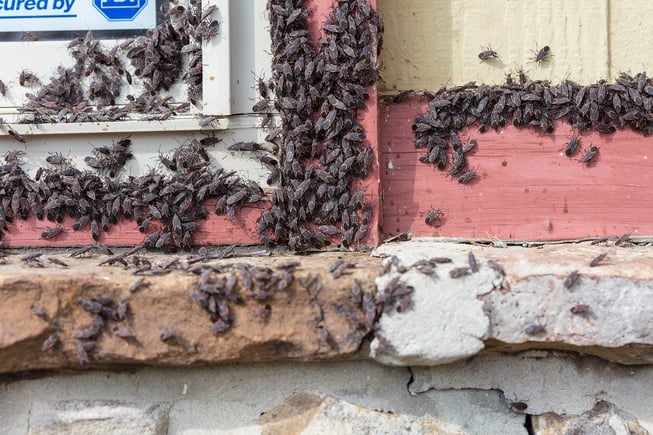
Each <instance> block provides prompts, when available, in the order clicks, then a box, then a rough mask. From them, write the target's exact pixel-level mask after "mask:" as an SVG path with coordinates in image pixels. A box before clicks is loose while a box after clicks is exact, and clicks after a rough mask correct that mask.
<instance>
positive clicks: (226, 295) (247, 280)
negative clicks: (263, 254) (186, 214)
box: [186, 261, 299, 333]
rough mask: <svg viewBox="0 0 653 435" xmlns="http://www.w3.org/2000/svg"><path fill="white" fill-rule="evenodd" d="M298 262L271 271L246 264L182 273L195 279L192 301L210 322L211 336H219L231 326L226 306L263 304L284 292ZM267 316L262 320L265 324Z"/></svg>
mask: <svg viewBox="0 0 653 435" xmlns="http://www.w3.org/2000/svg"><path fill="white" fill-rule="evenodd" d="M297 267H299V262H297V261H293V262H288V263H282V264H278V265H277V266H276V268H275V269H272V268H270V267H263V266H255V265H250V264H247V263H233V264H228V265H219V266H212V265H205V264H199V265H197V266H189V267H188V268H187V269H186V270H187V271H190V272H192V273H195V274H198V275H199V280H198V282H197V285H196V286H195V289H194V291H192V292H191V297H192V298H193V301H195V303H196V304H197V305H199V306H200V307H201V308H203V309H204V310H206V311H207V312H208V314H209V316H210V320H211V323H212V325H211V328H210V330H211V332H214V333H220V332H224V331H226V330H228V329H229V328H230V327H231V326H232V324H233V320H234V319H233V313H232V311H231V309H230V304H238V305H240V304H243V303H244V301H245V299H244V297H243V296H246V297H248V298H249V299H252V300H254V301H256V302H259V303H262V304H266V302H267V301H268V300H269V299H270V298H271V297H272V295H273V294H274V292H275V291H281V290H284V289H286V288H288V287H289V286H290V285H291V284H292V282H293V280H294V272H295V270H296V269H297ZM267 318H269V316H265V317H264V319H263V320H266V319H267Z"/></svg>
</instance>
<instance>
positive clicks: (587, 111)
mask: <svg viewBox="0 0 653 435" xmlns="http://www.w3.org/2000/svg"><path fill="white" fill-rule="evenodd" d="M545 48H546V47H545ZM543 50H544V49H543ZM546 53H548V51H547V52H546ZM546 53H543V55H544V54H546ZM538 54H539V53H538ZM423 95H424V97H426V98H429V100H430V102H429V107H428V111H427V112H426V113H424V114H422V115H420V116H418V117H417V118H416V120H415V123H414V124H413V131H414V133H415V138H416V140H415V147H416V148H419V149H422V148H425V149H427V152H426V153H425V154H424V155H423V156H421V157H420V161H421V162H422V163H426V164H434V165H435V166H436V167H437V168H438V169H440V170H445V169H447V168H448V171H449V175H451V176H452V177H457V180H458V181H459V182H461V183H466V182H469V181H471V180H472V179H473V178H474V177H475V176H476V172H475V171H470V170H469V169H468V168H469V167H468V162H467V159H466V149H471V148H472V147H473V145H475V144H476V143H475V141H474V144H473V145H472V144H471V143H468V144H464V143H463V142H462V141H461V140H460V138H459V137H458V135H457V132H459V131H460V130H462V129H463V128H465V127H470V126H473V125H479V126H480V129H479V131H480V132H481V133H483V132H484V131H486V130H487V129H489V128H492V129H495V130H496V129H499V128H501V127H503V126H505V125H506V124H512V125H514V126H515V127H518V128H537V129H540V130H541V131H542V132H544V133H551V132H553V130H554V121H555V120H558V119H565V120H566V121H567V122H568V123H569V124H571V125H572V127H573V129H574V130H575V131H578V132H582V131H586V130H591V129H592V130H596V131H598V132H600V133H602V134H611V133H614V132H615V131H617V130H618V129H620V128H623V127H630V128H632V129H633V130H635V131H638V132H640V133H641V134H643V135H644V136H646V135H648V134H650V133H652V132H653V121H652V120H651V113H652V112H653V80H651V78H648V77H647V76H646V73H639V74H637V75H635V76H634V77H631V76H629V75H627V74H625V73H622V74H621V75H620V76H619V77H618V78H617V79H616V81H615V83H607V82H606V81H604V80H602V81H599V82H598V83H594V84H591V85H587V86H582V85H579V84H576V83H574V82H572V81H570V80H565V81H563V82H561V83H559V84H557V85H554V84H551V83H550V82H548V81H545V80H530V79H529V78H528V77H527V76H526V74H525V73H524V72H523V71H522V70H520V71H519V78H518V79H513V78H512V77H511V76H510V75H508V77H507V78H506V83H505V84H502V85H495V86H488V85H484V84H481V85H477V84H475V83H467V84H465V85H461V86H454V87H450V88H444V87H443V88H441V89H440V90H438V91H437V92H430V91H425V92H424V94H423ZM470 142H471V141H470ZM450 147H452V148H453V151H451V150H450ZM580 149H581V146H580V139H579V136H578V135H574V136H573V137H572V138H571V139H570V140H569V142H568V144H567V146H566V148H565V154H566V155H567V156H568V157H572V156H574V155H576V153H578V151H579V150H580ZM599 150H600V147H599V146H597V145H594V144H590V145H589V146H587V147H586V148H585V150H584V152H583V154H582V155H581V156H580V158H579V159H578V161H579V162H581V163H583V164H589V163H593V162H594V161H595V160H596V157H597V155H598V154H599Z"/></svg>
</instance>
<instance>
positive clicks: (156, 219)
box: [0, 138, 264, 251]
mask: <svg viewBox="0 0 653 435" xmlns="http://www.w3.org/2000/svg"><path fill="white" fill-rule="evenodd" d="M205 139H206V140H205ZM205 139H196V138H192V139H189V141H188V142H186V143H183V144H181V145H179V146H178V147H177V148H176V149H174V150H173V151H172V154H171V155H170V156H163V155H162V156H160V159H161V163H162V164H163V165H165V166H166V168H167V169H168V172H169V175H164V174H163V173H161V171H157V170H155V169H152V170H150V171H149V172H148V173H146V174H145V175H143V176H140V177H128V178H126V179H124V180H121V179H118V178H117V175H118V174H119V172H120V170H121V169H122V167H123V165H124V164H125V163H126V162H127V161H128V160H129V159H130V158H131V157H132V155H131V152H130V151H129V148H130V145H131V141H130V140H129V139H128V138H123V139H120V140H119V141H118V142H115V143H113V144H112V145H110V146H102V147H96V148H94V149H93V155H92V156H87V157H86V159H85V161H86V164H87V165H89V166H90V167H91V168H92V169H93V170H88V169H87V170H80V169H77V168H76V167H74V166H72V165H70V163H69V161H68V159H66V158H65V157H64V156H62V155H60V154H52V155H50V156H49V157H48V159H47V161H48V163H49V167H47V168H44V167H41V168H39V169H38V171H37V173H36V175H35V176H34V178H32V177H30V176H29V175H28V174H27V173H26V172H25V171H24V170H23V169H22V167H21V159H20V157H21V156H20V154H17V153H14V152H8V153H7V154H5V164H4V165H0V186H1V188H0V193H1V194H2V199H1V201H2V203H1V204H0V229H1V230H2V231H7V229H8V225H9V224H10V223H12V222H13V220H14V219H23V220H25V219H27V218H28V217H29V216H30V215H34V216H36V217H37V218H38V219H47V220H49V221H51V222H56V223H57V224H61V223H62V222H63V219H64V217H65V216H70V217H72V218H74V219H75V223H74V224H73V226H72V229H73V230H74V231H80V230H84V229H89V228H90V231H91V234H92V236H93V239H94V240H98V239H99V237H100V233H101V231H105V232H106V231H108V230H109V228H110V227H111V226H112V225H114V224H116V223H117V222H118V221H119V220H120V219H122V218H124V219H133V220H135V221H136V223H137V224H138V226H139V230H140V231H141V232H143V233H144V234H146V239H145V246H146V247H150V248H159V249H163V250H168V251H173V250H176V249H178V248H180V247H181V248H189V247H190V246H191V245H192V239H193V233H194V232H195V231H196V230H197V229H198V228H199V225H200V224H199V221H201V220H203V219H206V217H207V216H208V213H209V211H207V210H206V208H205V202H206V200H208V199H211V198H214V199H216V200H217V204H216V207H215V213H216V214H220V215H223V214H226V215H228V216H229V218H230V219H234V218H235V212H236V210H237V209H238V208H240V207H242V206H243V205H244V204H245V203H247V202H257V201H260V200H262V199H263V198H264V193H263V191H262V189H261V188H260V187H259V186H258V184H256V183H253V182H247V181H244V180H242V179H240V178H239V177H238V176H237V175H236V174H235V173H234V172H226V171H225V170H224V169H222V168H218V169H215V168H213V167H212V166H211V165H210V164H209V156H208V154H207V152H206V149H205V147H206V146H208V145H211V144H213V143H215V138H205ZM62 232H63V229H61V227H60V226H58V225H57V226H56V227H54V228H50V229H48V230H46V231H44V232H43V234H42V237H43V238H44V239H50V238H54V237H57V236H58V235H59V234H61V233H62ZM0 235H1V232H0Z"/></svg>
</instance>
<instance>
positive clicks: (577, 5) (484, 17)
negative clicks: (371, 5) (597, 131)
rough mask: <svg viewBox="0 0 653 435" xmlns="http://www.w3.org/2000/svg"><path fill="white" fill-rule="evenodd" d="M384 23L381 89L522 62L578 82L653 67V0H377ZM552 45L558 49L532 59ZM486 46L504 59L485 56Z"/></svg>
mask: <svg viewBox="0 0 653 435" xmlns="http://www.w3.org/2000/svg"><path fill="white" fill-rule="evenodd" d="M378 9H379V12H380V13H381V15H382V17H383V20H384V23H385V38H384V39H385V40H384V47H383V52H382V54H381V62H382V65H383V68H382V70H381V83H380V85H379V88H380V90H381V92H382V93H394V92H396V91H397V90H404V89H415V90H422V89H437V88H439V87H440V86H441V85H443V84H448V85H449V86H450V85H453V84H461V83H465V82H468V81H477V82H485V83H500V82H503V81H504V79H505V74H506V73H508V72H511V71H512V72H513V75H514V72H515V71H516V70H517V69H518V68H519V67H523V68H524V70H525V71H526V72H527V73H528V75H529V76H530V77H531V78H538V79H549V80H552V81H554V82H556V81H560V80H562V79H564V78H569V79H571V80H574V81H577V82H579V83H592V82H595V81H597V80H599V79H608V80H613V79H614V78H615V77H616V76H617V75H618V74H619V72H621V71H626V72H631V73H637V72H641V71H644V70H647V69H652V71H651V72H650V73H649V75H652V76H653V2H651V1H649V0H628V1H624V0H550V1H527V0H482V1H481V0H378ZM544 45H549V46H550V47H551V53H552V55H553V57H552V58H551V59H550V62H547V63H545V64H541V65H538V64H535V63H534V62H533V61H532V58H533V57H534V54H533V51H534V50H536V48H538V47H542V46H544ZM487 46H491V47H492V48H493V49H494V50H495V51H497V52H498V54H499V56H500V59H498V60H493V61H490V62H481V61H480V59H479V58H478V54H479V53H480V52H481V51H482V50H483V49H484V48H485V47H487Z"/></svg>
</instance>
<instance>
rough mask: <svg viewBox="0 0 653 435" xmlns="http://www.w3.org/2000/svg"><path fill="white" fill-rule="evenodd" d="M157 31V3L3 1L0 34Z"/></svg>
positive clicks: (133, 0)
mask: <svg viewBox="0 0 653 435" xmlns="http://www.w3.org/2000/svg"><path fill="white" fill-rule="evenodd" d="M154 27H156V0H0V32H44V31H70V30H124V29H150V28H154Z"/></svg>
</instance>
